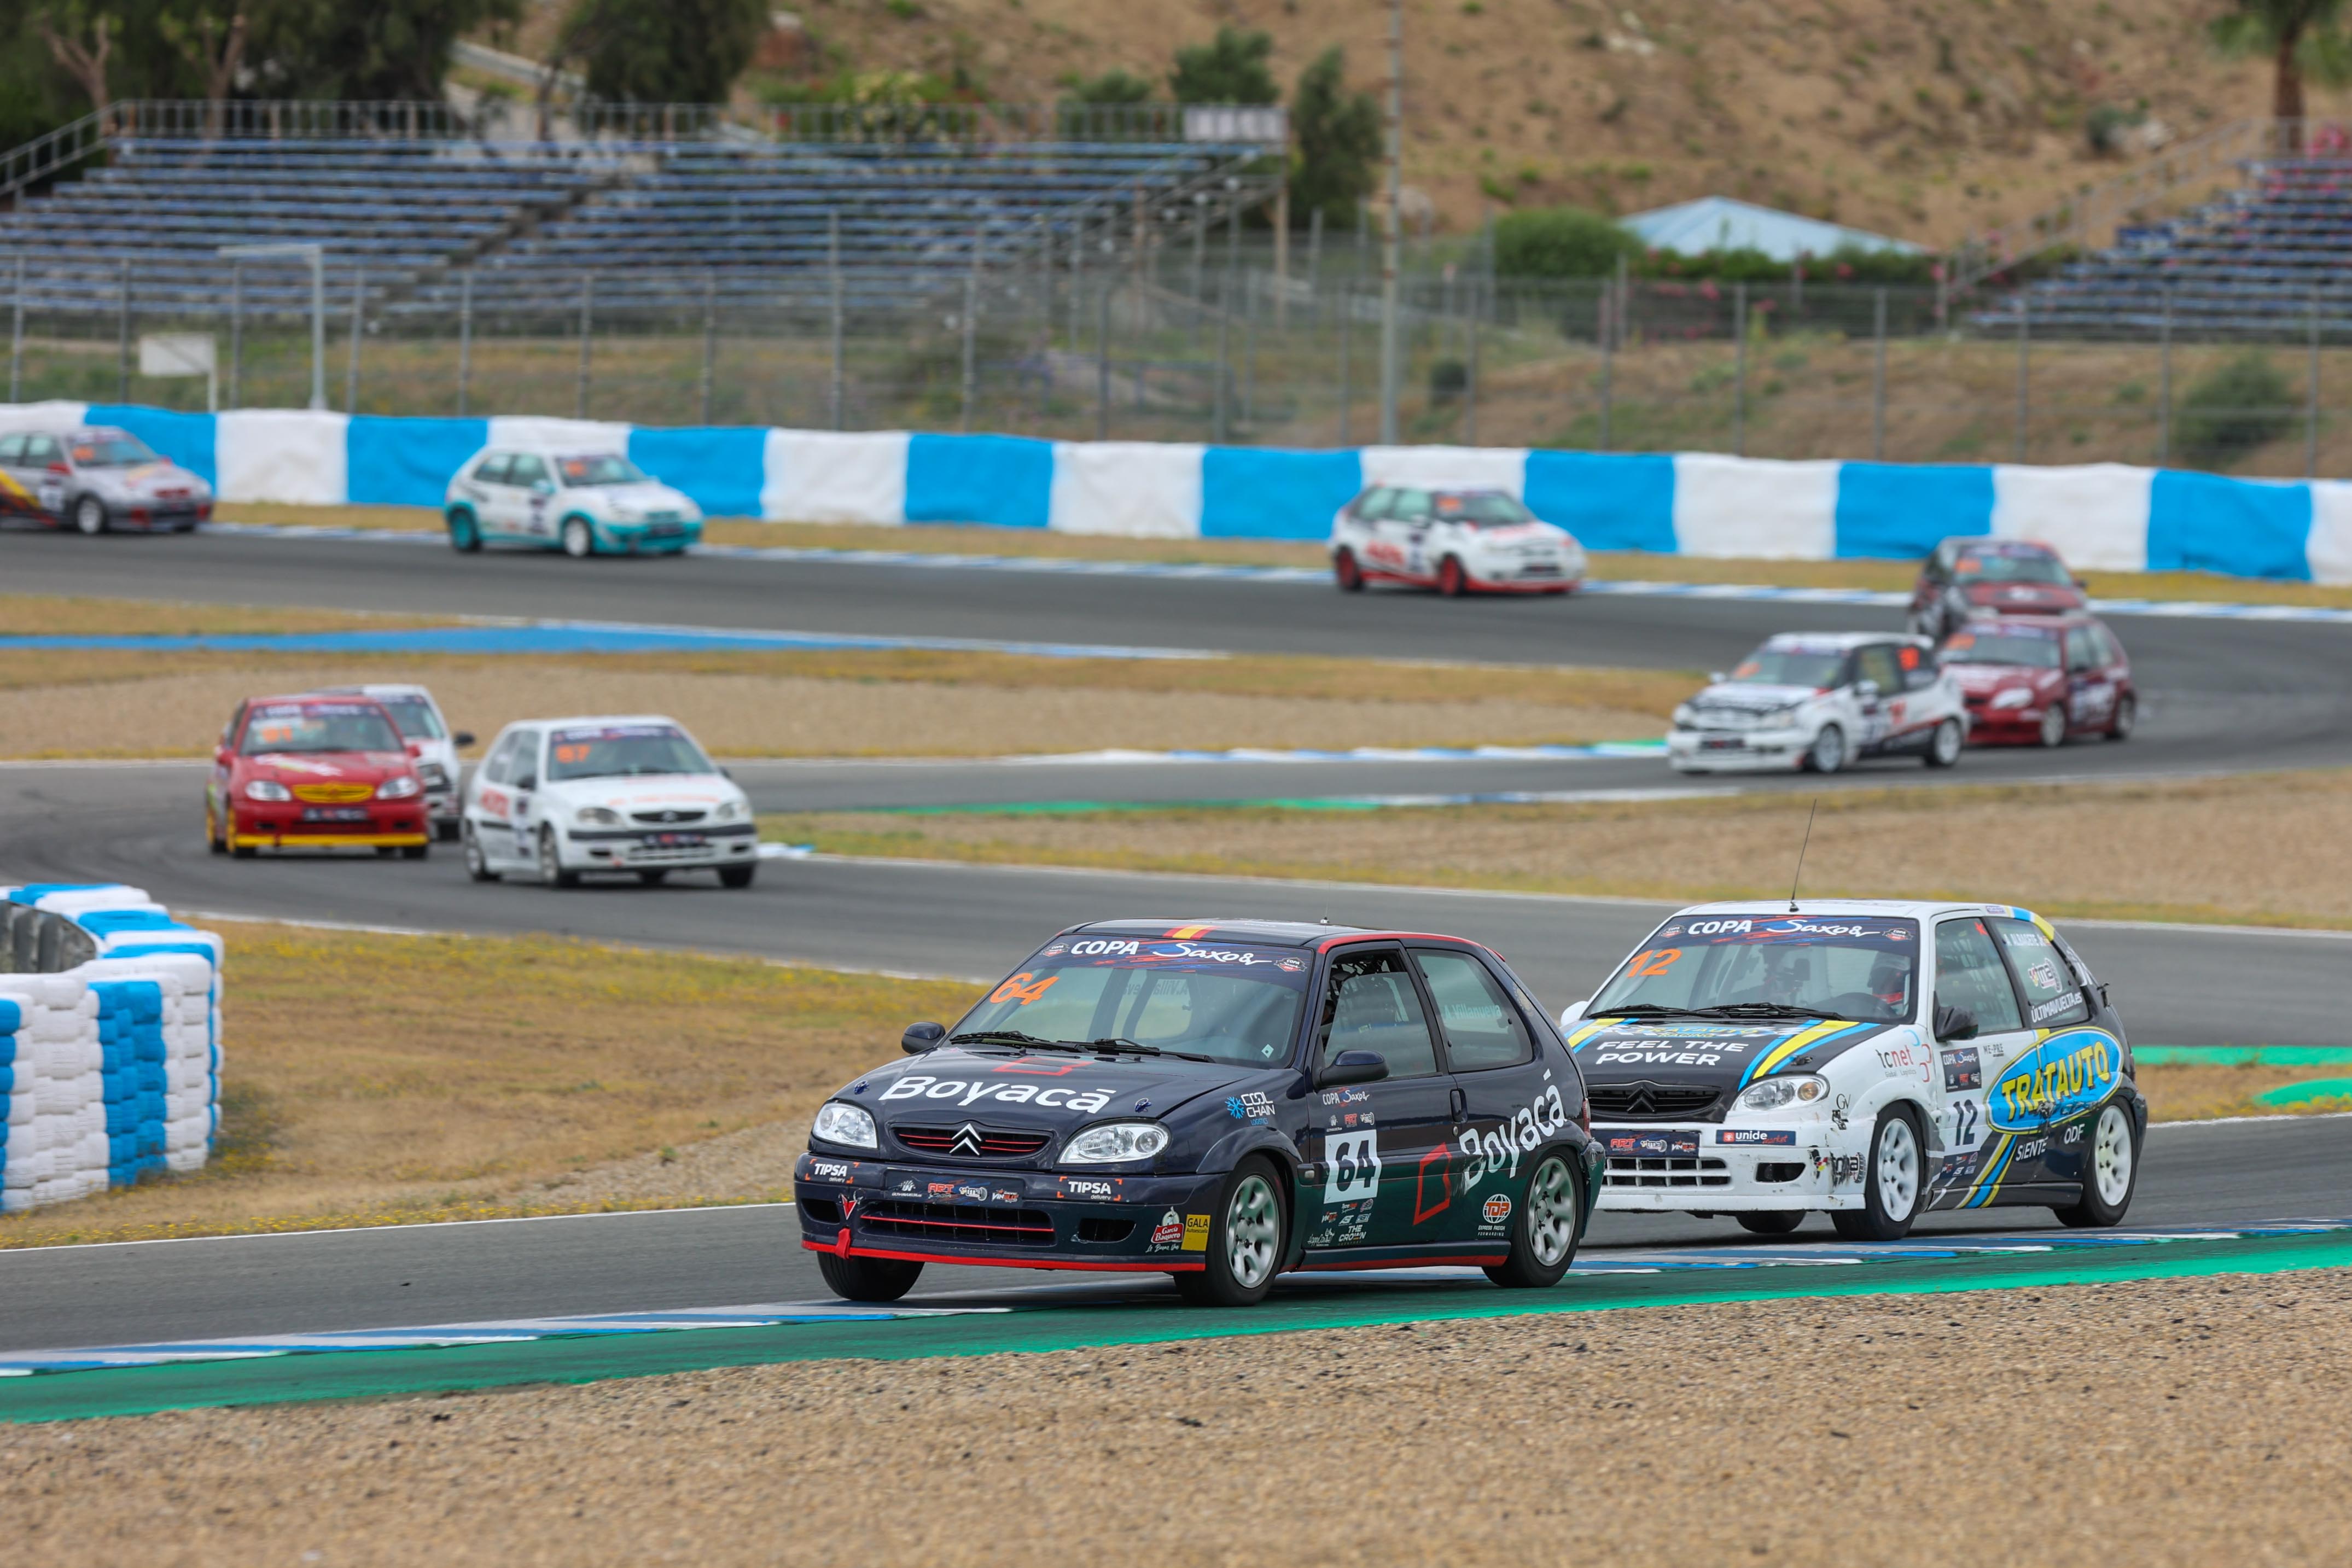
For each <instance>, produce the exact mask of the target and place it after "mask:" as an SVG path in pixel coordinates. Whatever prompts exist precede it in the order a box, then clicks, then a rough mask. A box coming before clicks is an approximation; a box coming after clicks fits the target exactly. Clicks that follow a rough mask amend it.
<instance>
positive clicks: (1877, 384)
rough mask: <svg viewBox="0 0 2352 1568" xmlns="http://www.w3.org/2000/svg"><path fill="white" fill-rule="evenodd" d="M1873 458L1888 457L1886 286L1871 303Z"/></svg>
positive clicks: (1872, 459) (1874, 460) (1871, 458)
mask: <svg viewBox="0 0 2352 1568" xmlns="http://www.w3.org/2000/svg"><path fill="white" fill-rule="evenodd" d="M1871 317H1872V321H1871V350H1872V351H1871V360H1870V460H1871V461H1872V462H1873V463H1884V462H1885V461H1886V290H1885V289H1884V288H1882V289H1880V290H1878V295H1877V298H1875V299H1874V300H1873V301H1872V306H1871Z"/></svg>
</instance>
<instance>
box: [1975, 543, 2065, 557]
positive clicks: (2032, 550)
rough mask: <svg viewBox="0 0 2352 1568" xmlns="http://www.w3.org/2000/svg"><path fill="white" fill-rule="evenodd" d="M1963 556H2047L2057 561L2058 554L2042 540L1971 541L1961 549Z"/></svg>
mask: <svg viewBox="0 0 2352 1568" xmlns="http://www.w3.org/2000/svg"><path fill="white" fill-rule="evenodd" d="M1959 553H1960V554H1962V555H2046V556H2050V557H2052V558H2053V559H2055V558H2056V556H2057V554H2058V552H2057V550H2056V549H2053V548H2052V547H2051V546H2049V545H2046V544H2043V543H2042V541H2041V540H2040V539H1993V538H1980V539H1970V540H1969V542H1968V543H1966V544H1964V545H1962V546H1961V547H1960V549H1959Z"/></svg>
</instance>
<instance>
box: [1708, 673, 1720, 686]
mask: <svg viewBox="0 0 2352 1568" xmlns="http://www.w3.org/2000/svg"><path fill="white" fill-rule="evenodd" d="M1706 684H1707V685H1711V686H1719V685H1723V672H1722V671H1721V670H1709V671H1708V672H1707V673H1706Z"/></svg>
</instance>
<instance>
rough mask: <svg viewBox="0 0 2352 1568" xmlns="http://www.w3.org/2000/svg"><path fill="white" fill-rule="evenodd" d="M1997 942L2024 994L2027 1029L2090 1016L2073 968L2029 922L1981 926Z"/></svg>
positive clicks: (1996, 922) (1995, 921)
mask: <svg viewBox="0 0 2352 1568" xmlns="http://www.w3.org/2000/svg"><path fill="white" fill-rule="evenodd" d="M1985 924H1986V925H1990V927H1991V928H1992V932H1993V935H1994V936H1998V937H1999V938H2000V949H2001V953H2002V955H2003V956H2005V957H2007V958H2008V959H2009V967H2010V969H2011V972H2012V973H2014V974H2015V975H2016V976H2017V985H2018V988H2019V989H2020V990H2021V991H2023V992H2024V993H2025V1022H2026V1025H2027V1027H2028V1028H2031V1029H2054V1028H2057V1027H2058V1026H2060V1025H2062V1024H2070V1023H2081V1022H2082V1021H2083V1020H2084V1019H2087V1018H2089V1017H2090V1016H2091V1004H2090V1002H2089V1001H2088V999H2087V998H2084V995H2083V988H2082V987H2081V986H2079V985H2078V984H2076V983H2075V978H2074V967H2073V966H2072V965H2070V964H2068V963H2067V962H2066V959H2065V956H2064V955H2063V954H2061V953H2060V952H2059V951H2058V949H2057V948H2056V947H2055V946H2053V945H2052V943H2051V940H2050V938H2049V937H2047V936H2043V935H2042V931H2041V929H2040V928H2039V927H2038V926H2036V925H2033V924H2032V922H2031V921H2026V920H2011V919H2008V918H2005V917H2003V918H1996V919H1992V920H1989V921H1987V922H1986V923H1985Z"/></svg>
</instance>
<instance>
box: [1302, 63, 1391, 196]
mask: <svg viewBox="0 0 2352 1568" xmlns="http://www.w3.org/2000/svg"><path fill="white" fill-rule="evenodd" d="M1290 132H1291V135H1292V137H1293V138H1294V139H1295V140H1296V141H1297V145H1298V161H1297V168H1296V169H1295V170H1294V172H1292V174H1291V177H1290V197H1291V202H1292V204H1293V211H1294V212H1295V213H1296V214H1297V221H1299V222H1302V223H1303V222H1305V221H1307V214H1310V213H1313V212H1315V211H1316V210H1317V209H1318V208H1319V209H1321V211H1322V214H1323V221H1324V222H1325V223H1328V224H1341V225H1344V224H1349V223H1352V222H1354V221H1355V216H1356V207H1357V204H1359V203H1360V202H1362V201H1363V200H1364V198H1365V197H1367V196H1369V195H1370V194H1371V193H1372V165H1373V164H1374V163H1376V162H1379V160H1380V156H1381V108H1380V105H1379V104H1378V103H1376V102H1374V101H1373V99H1372V95H1371V94H1370V93H1368V92H1359V93H1354V94H1350V93H1349V91H1348V89H1347V60H1346V57H1344V56H1343V55H1342V54H1341V53H1340V52H1339V46H1338V45H1337V44H1334V45H1333V46H1332V47H1329V48H1328V49H1326V50H1324V51H1323V52H1322V53H1321V54H1320V55H1318V56H1317V57H1316V58H1315V63H1314V64H1312V65H1310V66H1308V67H1307V68H1306V69H1305V70H1303V71H1301V72H1299V73H1298V88H1297V91H1295V92H1293V93H1292V94H1291V95H1290Z"/></svg>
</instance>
